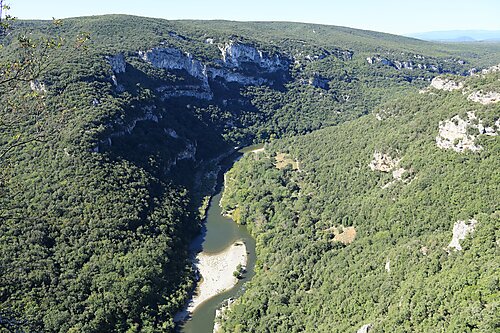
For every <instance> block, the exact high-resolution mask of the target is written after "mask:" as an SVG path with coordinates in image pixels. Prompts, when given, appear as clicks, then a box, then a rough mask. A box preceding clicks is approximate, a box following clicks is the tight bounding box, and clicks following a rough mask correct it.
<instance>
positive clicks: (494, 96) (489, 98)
mask: <svg viewBox="0 0 500 333" xmlns="http://www.w3.org/2000/svg"><path fill="white" fill-rule="evenodd" d="M467 99H468V100H469V101H473V102H476V103H481V104H483V105H487V104H494V103H498V102H500V93H499V92H496V91H489V92H486V93H483V92H482V91H475V92H473V93H471V94H470V95H469V96H467Z"/></svg>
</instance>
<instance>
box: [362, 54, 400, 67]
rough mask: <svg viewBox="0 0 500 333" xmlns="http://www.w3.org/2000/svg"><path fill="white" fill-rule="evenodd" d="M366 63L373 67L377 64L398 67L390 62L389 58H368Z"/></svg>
mask: <svg viewBox="0 0 500 333" xmlns="http://www.w3.org/2000/svg"><path fill="white" fill-rule="evenodd" d="M366 61H367V62H368V63H369V64H370V65H373V64H376V63H381V64H382V65H385V66H390V67H396V65H394V63H393V62H392V61H390V60H389V59H387V58H383V57H380V56H374V57H368V58H366Z"/></svg>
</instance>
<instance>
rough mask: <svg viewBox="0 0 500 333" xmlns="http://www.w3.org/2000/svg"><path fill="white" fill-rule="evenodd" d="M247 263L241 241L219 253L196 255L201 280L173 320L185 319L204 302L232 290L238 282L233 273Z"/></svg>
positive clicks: (244, 248) (246, 256) (245, 249)
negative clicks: (186, 303) (188, 300)
mask: <svg viewBox="0 0 500 333" xmlns="http://www.w3.org/2000/svg"><path fill="white" fill-rule="evenodd" d="M247 263H248V254H247V247H246V245H245V243H244V242H242V241H237V242H235V243H233V244H232V245H230V246H229V247H227V248H226V249H225V250H223V251H222V252H219V253H214V254H211V253H204V252H200V253H198V255H197V256H196V259H195V266H196V268H197V270H198V272H199V274H200V276H201V280H200V282H199V283H198V287H197V289H196V291H195V293H194V295H193V298H192V299H191V301H190V302H189V304H188V306H187V308H186V309H185V310H184V311H182V312H181V313H178V314H177V316H176V318H175V320H176V321H182V320H184V319H186V318H187V317H188V316H189V315H190V314H192V313H193V312H194V311H195V310H196V309H197V308H198V307H199V306H200V305H201V304H202V303H203V302H205V301H206V300H208V299H210V298H212V297H214V296H216V295H219V294H220V293H223V292H225V291H227V290H229V289H231V288H233V287H234V286H235V285H236V284H237V283H238V281H239V279H238V278H236V277H235V276H234V275H233V273H234V271H235V270H236V268H237V267H238V265H241V266H242V267H246V266H247Z"/></svg>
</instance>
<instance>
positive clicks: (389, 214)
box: [222, 74, 500, 332]
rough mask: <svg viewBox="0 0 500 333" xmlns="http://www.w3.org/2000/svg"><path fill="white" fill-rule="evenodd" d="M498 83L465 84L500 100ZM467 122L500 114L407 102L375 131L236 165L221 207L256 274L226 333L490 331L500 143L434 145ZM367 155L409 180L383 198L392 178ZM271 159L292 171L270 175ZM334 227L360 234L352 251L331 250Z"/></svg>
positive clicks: (318, 137)
mask: <svg viewBox="0 0 500 333" xmlns="http://www.w3.org/2000/svg"><path fill="white" fill-rule="evenodd" d="M498 82H499V81H498V74H494V75H490V76H487V77H484V78H481V77H478V78H471V79H468V80H467V81H466V84H467V85H469V86H474V87H475V89H478V88H483V87H482V86H481V84H485V85H487V86H488V89H493V91H498V88H499V85H498ZM490 83H491V84H490ZM483 91H488V90H486V89H483ZM434 92H435V93H437V92H436V91H434ZM466 111H474V112H475V114H476V115H477V116H478V117H479V118H480V119H488V118H491V119H498V117H499V116H500V106H499V105H498V104H493V105H488V106H481V105H480V104H478V103H473V102H470V101H467V100H466V98H465V96H463V95H462V94H461V93H460V92H458V93H456V92H453V93H446V92H439V93H438V95H429V94H416V93H413V94H410V95H408V96H406V97H403V98H399V99H396V100H394V101H392V102H389V103H386V104H384V105H382V106H380V107H379V108H377V109H376V110H374V114H375V113H382V112H383V114H384V115H385V119H383V120H382V121H379V120H377V119H376V118H375V116H374V114H372V115H367V116H364V117H362V118H360V119H357V120H354V121H351V122H348V123H344V124H342V125H339V126H336V127H333V128H329V129H324V130H320V131H316V132H314V133H312V134H309V135H306V136H302V137H296V138H293V139H288V140H276V141H274V142H272V143H271V144H268V145H267V146H266V152H265V153H259V154H249V155H248V156H246V157H244V158H243V159H242V160H240V161H239V162H237V163H236V164H235V166H234V167H233V169H232V170H231V171H230V173H229V174H228V175H227V177H226V178H227V179H229V180H230V181H228V183H227V186H226V192H225V194H224V202H223V203H222V204H223V207H224V209H226V210H230V209H233V208H235V207H237V210H238V220H239V221H240V222H243V223H246V224H247V225H248V226H249V228H250V229H251V230H252V233H253V234H254V235H255V237H256V239H257V250H258V253H257V257H258V263H257V267H256V271H257V272H258V273H257V275H256V276H255V277H254V278H253V280H252V282H251V284H250V286H249V288H247V290H246V292H245V294H244V295H243V296H242V298H241V299H240V301H239V302H237V303H236V305H234V306H233V308H232V311H231V313H230V315H229V319H228V320H227V321H226V322H225V323H224V325H225V331H226V332H302V331H309V332H355V331H356V330H357V329H359V328H360V327H361V326H362V325H364V324H368V323H372V324H373V328H374V329H375V330H377V331H381V332H410V331H411V332H431V331H433V332H434V331H443V332H494V331H495V330H497V329H498V324H499V323H498V295H499V288H498V283H497V282H498V281H497V280H498V278H497V273H498V264H497V262H496V258H497V257H498V255H499V253H498V227H499V222H500V216H499V215H498V214H499V208H500V207H499V203H498V198H499V197H500V189H499V187H498V184H499V180H500V179H499V172H498V171H499V170H500V161H499V159H498V156H499V152H500V150H499V149H500V145H499V144H500V140H499V139H498V136H486V135H482V136H480V137H479V143H480V144H481V145H482V147H483V150H481V151H480V152H479V153H471V152H467V153H464V154H460V153H456V152H453V151H449V150H443V149H440V148H438V147H437V146H436V143H435V137H436V136H437V134H438V124H439V121H441V120H444V119H449V118H451V117H452V116H454V115H457V114H458V115H463V114H464V113H465V112H466ZM375 151H382V152H384V153H388V154H390V155H392V156H393V157H399V158H401V162H400V165H399V166H400V167H403V168H404V169H406V170H407V171H406V172H405V174H406V175H405V176H403V180H406V181H407V182H406V183H403V181H396V182H394V183H393V184H392V185H391V186H389V187H388V188H382V186H383V185H386V184H388V183H389V182H391V181H393V177H392V175H391V173H384V172H380V171H372V170H370V168H369V167H368V164H369V163H370V160H371V159H372V158H373V153H374V152H375ZM277 152H286V153H288V154H290V155H291V157H293V158H296V159H297V160H298V161H300V170H293V169H292V168H291V167H290V166H288V167H285V168H283V169H281V170H279V169H277V168H276V167H275V165H274V155H275V154H276V153H277ZM471 218H475V219H477V220H478V221H479V222H478V226H477V229H476V231H475V233H474V234H472V235H469V236H468V237H467V238H466V239H465V240H463V241H461V244H462V246H463V251H462V252H455V251H453V250H452V249H447V246H448V244H449V242H450V240H451V237H452V229H453V224H454V223H455V222H456V221H457V220H465V221H467V220H468V219H471ZM340 225H343V226H353V227H355V229H356V231H357V234H356V238H355V240H354V242H353V243H351V244H349V245H344V244H342V243H340V242H336V241H333V237H334V233H333V232H332V231H331V228H332V227H337V228H339V226H340ZM387 262H390V263H389V268H390V272H388V271H386V269H385V267H386V263H387Z"/></svg>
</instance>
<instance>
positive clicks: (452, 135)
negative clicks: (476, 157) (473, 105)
mask: <svg viewBox="0 0 500 333" xmlns="http://www.w3.org/2000/svg"><path fill="white" fill-rule="evenodd" d="M467 116H468V119H467V120H463V119H462V118H460V116H458V115H457V116H454V117H453V118H451V119H450V120H444V121H440V122H439V134H438V136H437V137H436V144H437V146H438V147H439V148H442V149H452V150H454V151H456V152H458V153H462V152H464V151H466V150H470V151H473V152H475V151H479V150H481V149H482V147H481V146H479V145H476V144H475V139H476V136H475V135H471V134H467V129H468V128H475V129H477V130H478V131H479V133H482V132H483V131H485V129H484V126H482V124H481V121H479V120H478V124H474V123H472V121H474V120H477V118H476V116H475V115H474V113H473V112H469V113H468V114H467ZM489 130H490V129H489ZM490 131H491V130H490ZM495 134H496V132H495ZM490 135H492V134H490ZM493 135H494V134H493Z"/></svg>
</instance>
